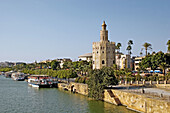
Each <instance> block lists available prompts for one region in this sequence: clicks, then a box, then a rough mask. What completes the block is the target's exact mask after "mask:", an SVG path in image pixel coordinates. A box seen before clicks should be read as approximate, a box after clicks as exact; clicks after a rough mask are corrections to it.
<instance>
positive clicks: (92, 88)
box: [88, 67, 118, 100]
mask: <svg viewBox="0 0 170 113" xmlns="http://www.w3.org/2000/svg"><path fill="white" fill-rule="evenodd" d="M116 84H118V80H117V79H116V77H115V76H114V71H113V69H112V68H108V67H103V68H102V69H95V70H93V71H92V73H90V79H89V81H88V87H89V92H88V95H89V97H92V98H95V99H99V100H102V99H103V91H104V88H105V87H107V86H109V85H116Z"/></svg>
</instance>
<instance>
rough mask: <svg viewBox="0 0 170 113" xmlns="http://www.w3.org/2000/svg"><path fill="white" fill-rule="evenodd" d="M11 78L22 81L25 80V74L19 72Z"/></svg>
mask: <svg viewBox="0 0 170 113" xmlns="http://www.w3.org/2000/svg"><path fill="white" fill-rule="evenodd" d="M11 78H12V79H13V80H16V81H24V80H25V74H24V73H20V72H15V73H12V75H11Z"/></svg>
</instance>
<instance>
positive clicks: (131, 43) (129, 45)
mask: <svg viewBox="0 0 170 113" xmlns="http://www.w3.org/2000/svg"><path fill="white" fill-rule="evenodd" d="M132 45H133V41H132V40H129V42H128V46H127V48H126V50H127V51H128V54H129V55H131V54H132V52H131V50H132Z"/></svg>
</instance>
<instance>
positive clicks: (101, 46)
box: [92, 21, 115, 69]
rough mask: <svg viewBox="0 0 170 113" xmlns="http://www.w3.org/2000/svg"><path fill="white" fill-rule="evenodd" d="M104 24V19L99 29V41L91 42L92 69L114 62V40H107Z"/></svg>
mask: <svg viewBox="0 0 170 113" xmlns="http://www.w3.org/2000/svg"><path fill="white" fill-rule="evenodd" d="M106 26H107V25H106V24H105V21H104V22H103V24H102V30H101V31H100V42H93V55H92V56H93V69H101V68H102V67H103V66H105V67H112V66H113V64H115V42H110V41H109V40H108V30H106Z"/></svg>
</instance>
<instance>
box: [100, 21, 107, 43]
mask: <svg viewBox="0 0 170 113" xmlns="http://www.w3.org/2000/svg"><path fill="white" fill-rule="evenodd" d="M106 27H107V25H106V23H105V21H103V24H102V30H100V41H101V42H102V41H107V42H108V31H107V30H106Z"/></svg>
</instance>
